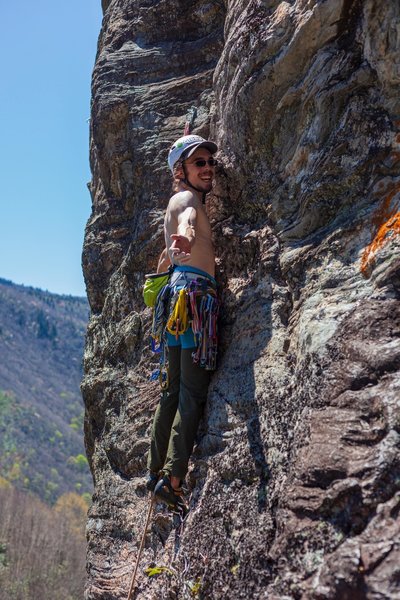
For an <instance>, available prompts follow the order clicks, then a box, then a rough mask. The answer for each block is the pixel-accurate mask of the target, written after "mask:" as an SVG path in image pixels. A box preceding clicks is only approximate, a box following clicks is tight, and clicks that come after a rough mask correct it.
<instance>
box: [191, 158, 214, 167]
mask: <svg viewBox="0 0 400 600" xmlns="http://www.w3.org/2000/svg"><path fill="white" fill-rule="evenodd" d="M194 164H195V165H196V167H199V168H201V167H205V166H206V165H207V164H208V165H209V166H210V167H215V165H216V164H217V161H216V160H215V159H214V158H209V159H208V160H204V159H202V158H200V159H199V160H196V161H195V163H194Z"/></svg>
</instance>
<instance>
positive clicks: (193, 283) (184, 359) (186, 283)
mask: <svg viewBox="0 0 400 600" xmlns="http://www.w3.org/2000/svg"><path fill="white" fill-rule="evenodd" d="M217 149H218V148H217V146H216V144H215V143H214V142H211V141H206V140H204V139H203V138H201V137H200V136H198V135H187V136H184V137H182V138H180V139H178V140H177V141H176V142H175V143H174V144H173V146H172V147H171V149H170V151H169V156H168V165H169V167H170V169H171V171H172V174H173V179H174V187H173V191H174V192H175V193H174V195H173V196H172V197H171V199H170V201H169V203H168V207H167V211H166V214H165V220H164V235H165V244H166V249H165V250H164V252H163V253H162V254H161V256H160V259H159V264H158V271H159V272H160V271H163V270H165V269H166V268H167V267H168V265H169V264H172V266H173V272H172V275H171V276H170V280H169V283H168V285H167V286H165V288H163V292H162V293H161V294H159V296H158V298H159V299H158V301H157V305H156V307H155V311H154V318H153V332H154V330H158V331H159V332H161V333H160V334H159V337H160V339H161V342H162V343H164V344H165V346H166V349H167V355H168V385H167V389H166V390H164V392H163V394H162V397H161V399H160V403H159V405H158V407H157V410H156V413H155V416H154V421H153V426H152V433H151V446H150V452H149V457H148V468H149V471H150V474H149V478H148V481H147V488H148V489H149V490H150V491H154V494H155V496H156V497H157V499H159V500H162V501H164V502H166V503H167V504H168V505H169V506H170V507H173V508H180V507H182V506H183V503H182V498H181V496H182V489H181V485H182V482H183V480H184V479H185V476H186V473H187V469H188V462H189V458H190V455H191V453H192V450H193V445H194V440H195V436H196V433H197V429H198V425H199V421H200V418H201V416H202V413H203V409H204V405H205V403H206V400H207V391H208V384H209V378H210V371H211V370H213V369H215V366H216V350H217V338H216V320H217V313H218V299H217V296H216V282H215V279H214V275H215V256H214V248H213V244H212V240H211V227H210V223H209V220H208V217H207V214H206V211H205V207H204V202H205V197H206V194H207V193H208V192H210V191H211V188H212V182H213V177H214V168H215V164H216V161H215V160H214V158H213V154H215V152H216V151H217Z"/></svg>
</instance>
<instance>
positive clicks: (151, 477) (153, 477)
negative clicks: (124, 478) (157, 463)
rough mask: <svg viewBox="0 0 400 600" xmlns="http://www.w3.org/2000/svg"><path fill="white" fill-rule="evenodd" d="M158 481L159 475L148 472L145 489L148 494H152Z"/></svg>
mask: <svg viewBox="0 0 400 600" xmlns="http://www.w3.org/2000/svg"><path fill="white" fill-rule="evenodd" d="M159 479H160V475H159V474H158V473H154V472H153V471H149V474H148V477H147V480H146V488H147V489H148V491H149V492H151V493H153V492H154V488H155V487H156V485H157V482H158V480H159Z"/></svg>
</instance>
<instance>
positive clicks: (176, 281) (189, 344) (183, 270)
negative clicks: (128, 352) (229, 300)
mask: <svg viewBox="0 0 400 600" xmlns="http://www.w3.org/2000/svg"><path fill="white" fill-rule="evenodd" d="M198 278H204V279H209V280H210V282H211V283H212V284H214V285H216V281H215V279H214V277H211V275H209V274H208V273H206V272H205V271H202V270H201V269H197V268H196V267H190V266H188V265H179V266H176V267H175V268H174V272H173V273H172V276H171V282H170V285H172V286H173V287H174V291H176V290H180V289H182V288H183V287H185V286H186V285H188V284H189V283H190V281H192V280H193V279H198ZM166 337H167V346H175V347H176V346H181V347H182V348H185V349H187V348H193V349H194V348H196V339H195V337H194V333H193V329H192V327H191V326H189V327H188V329H187V330H186V331H185V333H181V334H180V335H178V338H176V336H174V335H172V333H168V332H166Z"/></svg>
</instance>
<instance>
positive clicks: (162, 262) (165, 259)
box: [157, 248, 171, 273]
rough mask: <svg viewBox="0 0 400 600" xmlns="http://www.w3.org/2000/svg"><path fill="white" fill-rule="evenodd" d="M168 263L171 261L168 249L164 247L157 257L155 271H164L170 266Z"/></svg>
mask: <svg viewBox="0 0 400 600" xmlns="http://www.w3.org/2000/svg"><path fill="white" fill-rule="evenodd" d="M170 264H171V261H170V259H169V256H168V251H167V249H166V248H164V250H163V251H162V252H161V254H160V257H159V259H158V265H157V273H162V272H163V271H166V270H167V269H168V267H169V266H170Z"/></svg>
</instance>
